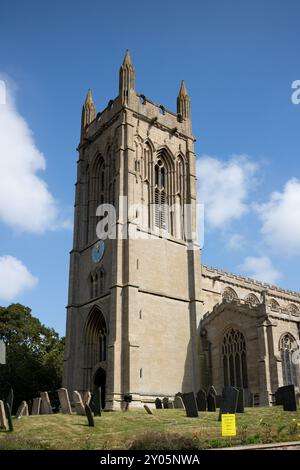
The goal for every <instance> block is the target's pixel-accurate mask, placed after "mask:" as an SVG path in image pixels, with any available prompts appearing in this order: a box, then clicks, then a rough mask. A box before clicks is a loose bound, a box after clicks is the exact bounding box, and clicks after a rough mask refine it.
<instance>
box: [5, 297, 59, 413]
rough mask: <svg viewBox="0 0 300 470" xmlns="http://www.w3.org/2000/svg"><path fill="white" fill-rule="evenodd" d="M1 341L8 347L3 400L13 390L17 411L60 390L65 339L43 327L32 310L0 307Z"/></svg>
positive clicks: (17, 306) (15, 305) (19, 305)
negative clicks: (23, 403)
mask: <svg viewBox="0 0 300 470" xmlns="http://www.w3.org/2000/svg"><path fill="white" fill-rule="evenodd" d="M0 339H3V340H4V341H5V344H6V362H7V364H6V365H0V396H2V397H5V396H6V394H7V393H8V391H9V389H10V388H12V389H13V391H14V395H15V401H14V408H15V407H17V406H18V405H19V403H20V402H21V401H22V400H27V401H29V400H31V399H33V398H34V397H36V396H38V395H39V393H40V392H41V391H49V392H50V395H52V396H53V398H54V396H55V390H57V389H58V388H60V386H61V377H62V366H63V352H64V338H60V337H59V335H58V333H57V332H56V331H55V330H54V329H53V328H47V327H46V326H44V325H42V324H41V322H40V321H39V319H38V318H35V317H33V316H32V315H31V310H30V308H28V307H24V305H21V304H12V305H10V306H9V307H0Z"/></svg>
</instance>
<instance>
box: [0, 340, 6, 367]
mask: <svg viewBox="0 0 300 470" xmlns="http://www.w3.org/2000/svg"><path fill="white" fill-rule="evenodd" d="M0 364H3V365H4V364H6V346H5V343H4V341H3V340H2V339H0Z"/></svg>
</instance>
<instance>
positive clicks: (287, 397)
mask: <svg viewBox="0 0 300 470" xmlns="http://www.w3.org/2000/svg"><path fill="white" fill-rule="evenodd" d="M282 389H283V410H284V411H297V401H296V394H295V385H285V386H284V387H282Z"/></svg>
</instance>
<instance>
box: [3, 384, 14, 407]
mask: <svg viewBox="0 0 300 470" xmlns="http://www.w3.org/2000/svg"><path fill="white" fill-rule="evenodd" d="M5 403H7V404H8V406H9V409H10V413H12V409H13V404H14V391H13V389H12V388H11V389H10V391H9V393H8V395H7V398H6V402H5Z"/></svg>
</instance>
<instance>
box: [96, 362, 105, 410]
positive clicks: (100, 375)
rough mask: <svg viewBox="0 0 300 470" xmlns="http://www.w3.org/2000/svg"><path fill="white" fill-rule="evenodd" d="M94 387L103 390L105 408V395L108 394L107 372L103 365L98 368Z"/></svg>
mask: <svg viewBox="0 0 300 470" xmlns="http://www.w3.org/2000/svg"><path fill="white" fill-rule="evenodd" d="M94 387H98V388H100V390H101V408H102V409H104V408H105V395H106V372H105V370H104V369H103V368H102V367H99V369H97V370H96V373H95V375H94Z"/></svg>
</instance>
